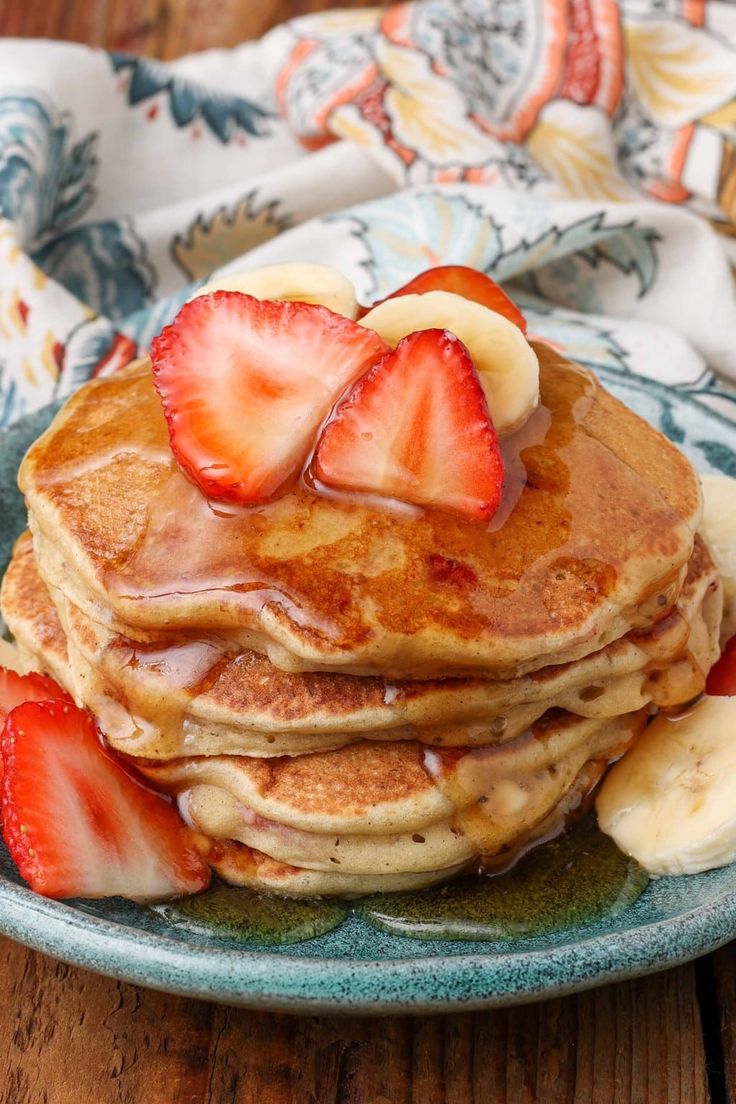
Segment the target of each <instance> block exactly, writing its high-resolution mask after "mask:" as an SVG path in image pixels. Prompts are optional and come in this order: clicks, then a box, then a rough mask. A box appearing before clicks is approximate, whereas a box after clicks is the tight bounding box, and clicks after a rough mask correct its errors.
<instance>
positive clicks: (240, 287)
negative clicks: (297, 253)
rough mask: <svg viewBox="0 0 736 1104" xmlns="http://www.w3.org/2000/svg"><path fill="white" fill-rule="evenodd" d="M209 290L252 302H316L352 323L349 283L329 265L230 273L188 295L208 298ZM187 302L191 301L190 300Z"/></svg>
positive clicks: (355, 309) (355, 306) (353, 306)
mask: <svg viewBox="0 0 736 1104" xmlns="http://www.w3.org/2000/svg"><path fill="white" fill-rule="evenodd" d="M213 291H242V292H243V293H244V294H245V295H252V296H253V297H254V298H255V299H286V300H289V301H291V302H297V303H316V304H317V306H320V307H329V309H330V310H331V311H334V312H335V314H341V315H343V317H344V318H351V319H353V320H355V319H356V318H357V316H358V301H357V299H356V298H355V288H354V287H353V285H352V284H351V283H350V281H349V280H348V279H347V278H346V277H345V276H343V274H342V273H341V272H338V271H337V269H336V268H330V267H329V265H320V264H306V263H305V264H302V263H301V262H296V261H295V262H293V263H292V264H275V265H266V266H265V267H263V268H253V269H251V270H250V271H248V272H234V273H233V274H232V275H231V276H222V277H221V278H220V279H219V280H212V281H211V283H209V284H205V285H204V287H201V288H199V289H198V290H197V291H195V293H194V295H192V297H191V298H192V299H197V298H199V296H200V295H210V294H211V293H212V292H213ZM190 302H191V299H190Z"/></svg>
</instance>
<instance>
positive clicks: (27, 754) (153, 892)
mask: <svg viewBox="0 0 736 1104" xmlns="http://www.w3.org/2000/svg"><path fill="white" fill-rule="evenodd" d="M0 751H1V753H2V758H3V763H4V766H5V774H4V777H3V781H2V797H3V807H4V813H5V815H4V824H3V836H4V839H5V843H6V845H7V847H8V850H9V852H10V854H11V856H12V858H13V860H14V862H15V863H16V865H17V867H18V870H19V872H20V874H21V876H22V877H23V878H24V879H25V881H27V882H28V884H29V885H30V886H31V888H32V889H33V890H35V892H36V893H40V894H43V895H44V896H45V897H56V898H65V897H111V896H118V895H119V896H122V897H128V898H132V899H134V900H157V899H164V898H170V897H176V896H181V895H183V894H187V893H197V892H198V891H199V890H202V889H205V888H206V887H207V885H208V884H209V881H210V871H209V867H208V866H207V864H206V863H205V861H204V859H203V858H202V856H201V854H200V852H199V850H198V847H197V846H196V843H197V839H196V837H195V834H194V833H193V832H191V831H190V829H188V828H187V827H186V826H185V825H184V824H183V822H182V821H181V819H180V817H179V815H178V813H177V811H176V809H175V808H174V807H173V806H172V805H171V804H170V803H169V802H168V801H167V800H166V799H165V798H164V797H162V796H161V795H160V794H157V793H154V792H153V791H152V790H150V789H148V788H147V787H146V786H145V784H144V783H142V782H141V781H140V780H139V779H138V778H137V776H136V775H134V774H133V772H132V771H130V770H128V769H127V768H126V767H124V766H123V765H122V764H121V763H120V762H119V761H118V760H117V759H116V758H115V757H114V756H113V755H112V753H111V752H110V751H108V749H107V748H105V747H104V745H103V743H102V740H101V737H100V734H99V732H98V730H97V727H96V725H95V722H94V719H93V718H92V716H91V715H90V714H89V713H86V712H84V711H83V710H81V709H78V708H77V707H76V706H75V705H72V704H70V703H68V702H65V701H46V702H26V703H25V704H24V705H19V706H17V707H16V708H15V709H13V710H12V711H11V712H10V713H9V714H8V718H7V720H6V722H5V728H4V730H3V734H2V739H1V741H0Z"/></svg>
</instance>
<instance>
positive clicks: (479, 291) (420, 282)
mask: <svg viewBox="0 0 736 1104" xmlns="http://www.w3.org/2000/svg"><path fill="white" fill-rule="evenodd" d="M427 291H451V292H454V294H455V295H462V296H463V298H464V299H472V300H473V302H474V303H480V304H481V305H482V306H484V307H490V309H491V310H494V311H496V313H497V314H502V315H503V316H504V317H505V318H508V320H509V322H513V323H514V325H515V326H518V327H519V329H520V330H521V332H522V333H523V334H525V333H526V319H525V318H524V315H523V314H522V313H521V311H520V310H519V308H518V307H517V306H516V304H515V303H514V302H513V301H512V300H511V299H509V297H508V295H507V294H506V292H505V291H504V290H503V288H500V287H499V286H498V284H497V283H496V282H495V280H492V279H491V277H490V276H486V274H485V273H484V272H478V270H477V269H475V268H467V267H466V266H465V265H440V266H439V267H438V268H428V269H427V271H426V272H422V273H420V275H419V276H415V277H414V279H413V280H410V281H409V283H408V284H404V286H403V287H400V288H399V290H398V291H394V292H392V294H391V295H387V296H386V298H387V299H396V297H397V296H399V295H424V294H425V292H427ZM381 302H385V300H383V299H382V300H381ZM373 305H374V306H378V304H377V303H374V304H373Z"/></svg>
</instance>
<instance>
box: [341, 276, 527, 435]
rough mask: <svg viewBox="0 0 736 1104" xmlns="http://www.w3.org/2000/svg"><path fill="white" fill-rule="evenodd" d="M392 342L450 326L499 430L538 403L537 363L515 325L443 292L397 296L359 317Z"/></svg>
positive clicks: (516, 424)
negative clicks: (470, 360)
mask: <svg viewBox="0 0 736 1104" xmlns="http://www.w3.org/2000/svg"><path fill="white" fill-rule="evenodd" d="M360 324H361V325H362V326H367V327H368V328H369V329H371V330H375V331H376V333H377V334H379V335H380V336H381V337H382V338H383V340H384V341H386V342H387V343H388V344H389V345H391V346H393V347H395V346H396V345H398V343H399V342H400V341H401V339H402V337H406V335H407V334H410V333H413V332H414V331H415V330H431V329H440V330H450V332H451V333H454V334H455V336H456V337H459V338H460V340H461V341H462V342H463V344H464V345H466V346H467V348H468V352H469V353H470V355H471V357H472V358H473V363H474V364H475V367H476V370H477V372H478V375H479V376H480V380H481V383H482V384H483V390H484V391H485V393H486V399H487V400H488V409H489V410H490V412H491V417H492V418H493V424H494V425H495V427H496V432H497V433H498V434H499V435H502V436H506V435H508V434H509V433H512V432H513V430H515V429H517V428H518V427H519V426H520V425H521V424H522V423H523V422H525V421H526V419H527V418H528V417H529V415H530V414H531V413H532V412H533V411H534V410H535V408H536V406H537V403H538V402H539V363H538V362H537V358H536V355H535V353H534V350H533V349H532V347H531V345H530V344H529V342H528V341H527V340H526V338H525V337H524V335H523V333H522V332H521V330H520V329H519V327H518V326H515V325H514V324H513V322H509V320H508V319H507V318H504V316H503V315H502V314H498V313H497V312H496V311H492V310H490V309H489V308H488V307H484V306H482V305H481V304H480V303H474V302H472V301H471V300H470V299H464V298H463V297H462V295H455V294H453V293H452V292H449V291H428V292H426V293H425V294H424V295H400V296H398V297H397V298H396V299H387V300H386V301H385V302H384V303H381V304H380V305H379V306H377V307H374V308H373V310H372V311H369V312H368V314H366V315H365V316H364V317H363V318H361V320H360Z"/></svg>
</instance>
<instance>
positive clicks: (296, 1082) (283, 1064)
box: [0, 0, 736, 1104]
mask: <svg viewBox="0 0 736 1104" xmlns="http://www.w3.org/2000/svg"><path fill="white" fill-rule="evenodd" d="M489 2H490V0H489ZM334 6H337V5H334V4H331V3H330V2H329V0H0V34H2V35H20V36H43V37H48V38H60V39H67V40H73V41H79V42H86V43H89V44H90V45H95V46H105V47H108V48H112V49H116V50H126V51H131V52H134V53H142V54H148V55H152V56H158V57H163V58H170V57H175V56H177V55H179V54H182V53H188V52H190V51H192V50H198V49H205V48H208V47H213V46H231V45H235V44H237V43H238V42H241V41H242V40H243V39H246V38H252V37H256V36H258V35H260V34H263V32H264V31H266V30H267V29H268V28H269V27H271V26H273V24H275V23H277V22H279V21H281V20H283V19H288V18H290V17H291V16H294V15H297V14H301V13H303V12H305V11H316V10H322V9H324V8H328V7H334ZM339 6H341V7H359V6H361V4H360V0H357V2H356V0H342V3H341V4H340V5H339ZM535 1102H541V1104H706V1102H709V1104H726V1102H728V1104H736V950H735V949H734V948H727V949H725V950H723V951H720V952H719V953H718V954H716V955H714V956H711V957H710V958H708V959H705V960H703V961H701V962H699V963H698V964H697V965H696V966H692V965H690V966H684V967H681V968H680V969H677V970H672V971H669V972H668V973H665V974H660V975H656V976H653V977H649V978H646V979H640V980H637V981H633V982H628V983H624V984H621V985H614V986H608V987H606V988H603V989H598V990H594V991H592V992H589V993H583V994H581V995H579V996H574V997H568V998H566V999H564V1000H555V1001H549V1002H547V1003H544V1004H536V1005H528V1006H525V1007H520V1008H514V1009H509V1010H503V1011H499V1012H488V1013H475V1014H464V1015H455V1016H441V1017H420V1018H408V1017H404V1018H397V1019H388V1018H385V1017H381V1018H377V1019H338V1018H334V1017H325V1016H320V1017H297V1016H294V1017H289V1016H275V1015H269V1014H267V1013H258V1012H247V1011H241V1010H235V1009H228V1008H225V1007H221V1006H216V1005H209V1004H204V1003H202V1002H200V1001H191V1000H185V999H182V998H178V997H170V996H166V995H164V994H160V993H155V992H152V991H147V990H144V989H138V988H136V987H134V986H130V985H125V984H123V983H121V982H116V981H113V980H110V979H107V978H100V977H97V976H95V975H93V974H89V973H87V972H85V971H83V970H77V969H73V968H71V967H69V966H65V965H62V964H61V963H58V962H54V961H52V960H51V959H48V958H45V957H44V956H42V955H39V954H36V953H34V952H32V951H28V950H26V949H25V948H23V947H20V946H18V945H16V944H13V943H11V942H10V941H8V940H4V939H0V1104H535Z"/></svg>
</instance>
